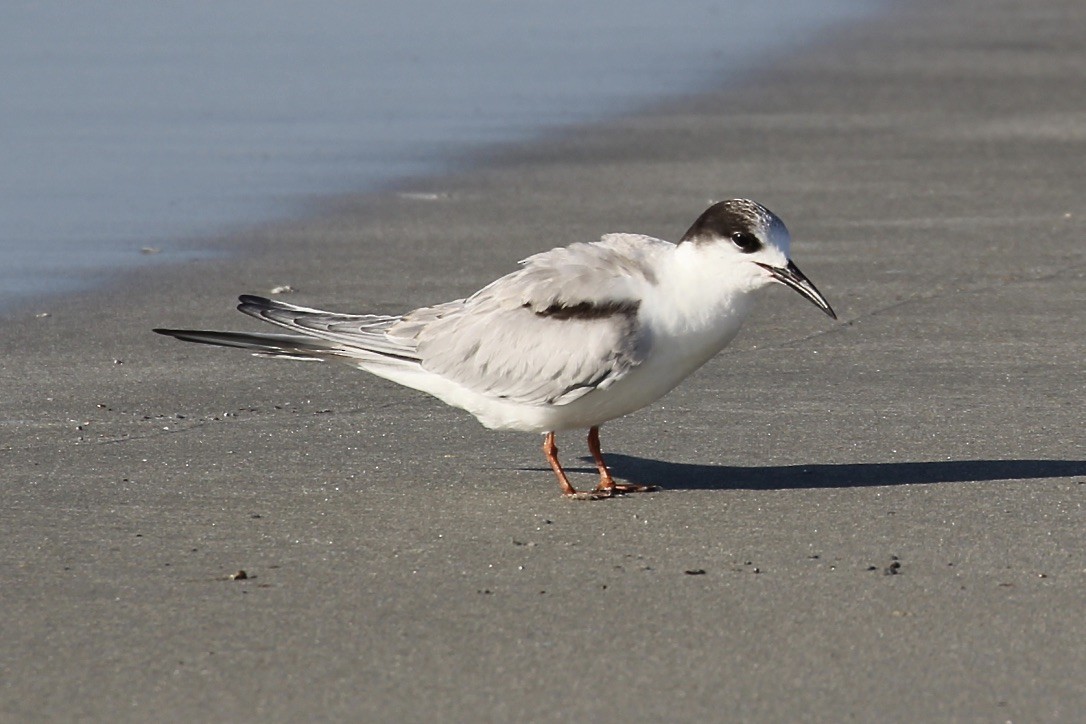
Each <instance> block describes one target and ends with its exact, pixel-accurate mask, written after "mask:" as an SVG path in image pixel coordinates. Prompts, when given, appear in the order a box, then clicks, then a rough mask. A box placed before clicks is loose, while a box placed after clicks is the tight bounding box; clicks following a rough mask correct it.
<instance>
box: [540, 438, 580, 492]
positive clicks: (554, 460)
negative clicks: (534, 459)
mask: <svg viewBox="0 0 1086 724" xmlns="http://www.w3.org/2000/svg"><path fill="white" fill-rule="evenodd" d="M543 454H544V455H546V456H547V462H549V463H550V464H551V470H553V471H554V474H555V475H556V476H557V477H558V484H559V485H561V486H562V495H568V496H570V497H571V498H572V497H573V496H575V495H577V494H578V493H577V490H576V489H575V488H574V487H573V486H572V485H571V484H570V482H569V477H568V476H567V475H566V471H565V470H563V469H562V463H560V462H558V445H557V444H556V443H555V442H554V432H553V431H551V432H548V433H547V435H546V437H544V438H543Z"/></svg>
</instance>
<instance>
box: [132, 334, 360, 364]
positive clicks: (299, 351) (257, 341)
mask: <svg viewBox="0 0 1086 724" xmlns="http://www.w3.org/2000/svg"><path fill="white" fill-rule="evenodd" d="M151 331H153V332H156V333H158V334H164V335H167V336H169V337H174V338H176V339H180V340H184V341H185V342H197V343H199V344H213V345H217V346H219V347H236V348H238V349H247V350H249V351H250V352H252V353H253V354H256V355H260V356H262V357H285V358H287V359H301V360H311V361H318V362H321V361H324V360H325V359H326V358H327V357H329V356H335V355H336V350H335V349H334V348H331V347H329V346H328V345H327V344H323V343H320V342H318V341H317V340H315V339H314V338H312V337H303V336H302V335H300V334H250V333H248V332H212V331H208V330H202V329H153V330H151ZM340 354H342V352H340Z"/></svg>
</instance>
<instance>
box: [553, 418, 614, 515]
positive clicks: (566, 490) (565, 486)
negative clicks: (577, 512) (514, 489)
mask: <svg viewBox="0 0 1086 724" xmlns="http://www.w3.org/2000/svg"><path fill="white" fill-rule="evenodd" d="M543 454H544V455H546V456H547V462H549V463H550V464H551V470H553V471H554V474H555V476H556V477H557V478H558V484H559V485H560V486H562V495H564V496H566V497H567V498H573V499H574V500H599V499H600V498H609V497H611V496H612V495H614V491H612V490H606V491H600V490H598V489H597V490H593V491H590V492H586V493H578V492H577V489H576V488H574V487H573V485H572V484H571V483H570V482H569V476H567V475H566V471H565V470H563V469H562V463H560V462H558V445H557V443H555V442H554V432H553V431H551V432H548V433H547V435H546V437H544V438H543Z"/></svg>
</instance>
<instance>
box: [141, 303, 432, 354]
mask: <svg viewBox="0 0 1086 724" xmlns="http://www.w3.org/2000/svg"><path fill="white" fill-rule="evenodd" d="M239 301H240V304H238V310H239V311H241V312H244V313H245V314H248V315H249V316H250V317H255V318H257V319H261V320H263V321H266V322H270V323H272V324H275V325H277V326H279V327H283V328H285V329H289V330H291V331H292V332H295V333H296V334H262V333H248V332H214V331H209V330H198V329H156V330H154V331H155V332H157V333H159V334H165V335H168V336H170V337H175V338H177V339H180V340H184V341H186V342H198V343H200V344H212V345H218V346H220V347H237V348H239V349H247V350H249V351H251V352H252V353H253V354H256V355H259V356H263V357H281V358H286V359H302V360H320V361H323V360H329V359H340V360H342V361H345V362H349V363H355V364H358V365H359V366H364V367H367V368H368V367H369V366H370V365H378V366H387V365H393V366H403V365H404V364H407V365H408V366H412V367H414V366H417V365H418V364H419V362H420V359H419V357H418V353H417V351H416V345H415V341H414V340H413V339H407V338H403V339H401V338H399V337H391V336H389V335H388V334H386V332H387V331H388V330H389V328H391V327H392V325H394V324H396V323H397V322H399V321H400V319H401V318H400V317H394V316H388V315H379V314H336V313H333V312H325V311H322V310H320V309H310V308H308V307H299V306H296V305H293V304H287V303H285V302H279V301H274V300H271V299H266V298H264V297H257V296H253V295H249V294H245V295H242V296H241V297H240V298H239Z"/></svg>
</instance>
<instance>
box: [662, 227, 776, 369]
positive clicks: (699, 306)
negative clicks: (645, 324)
mask: <svg viewBox="0 0 1086 724" xmlns="http://www.w3.org/2000/svg"><path fill="white" fill-rule="evenodd" d="M654 292H655V293H656V294H658V295H659V298H660V301H661V302H662V303H661V304H656V305H653V308H654V309H655V310H656V314H657V317H658V318H657V319H655V320H654V322H655V323H656V325H657V327H658V328H659V329H662V330H668V331H670V332H671V333H672V334H677V335H699V336H705V337H706V339H707V342H709V343H712V344H715V343H719V346H720V347H723V346H724V345H725V344H727V343H728V342H730V341H731V340H732V338H733V337H734V336H735V334H736V333H737V332H738V331H739V327H740V326H741V325H742V324H743V321H744V320H745V319H746V318H747V315H748V314H749V313H750V309H751V305H752V302H753V301H754V294H753V292H752V291H751V290H749V289H747V288H746V285H745V284H744V283H743V281H742V280H741V279H740V278H738V277H737V276H736V274H735V273H734V271H733V267H732V266H731V265H729V264H726V263H720V262H717V260H715V259H713V258H712V257H711V256H710V255H707V254H705V253H704V252H702V251H701V250H699V249H697V248H696V247H695V246H694V245H693V244H679V245H678V246H676V247H675V249H674V250H673V251H672V252H671V253H670V254H668V255H667V257H666V261H665V262H664V263H663V264H662V265H661V269H660V270H659V274H658V277H657V284H656V287H655V290H654ZM716 351H719V348H718V350H716ZM714 353H715V351H714Z"/></svg>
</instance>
